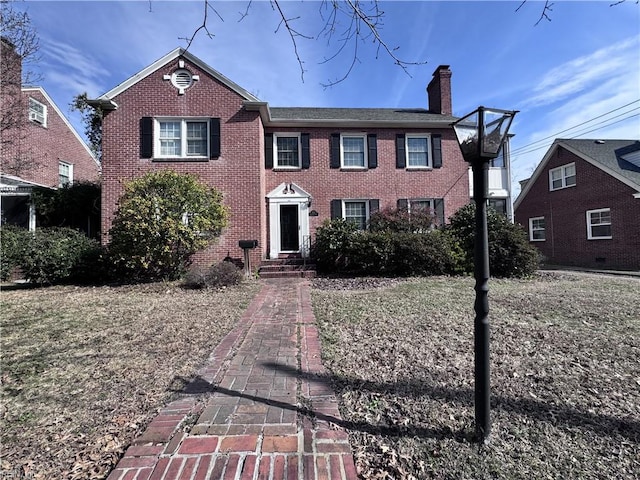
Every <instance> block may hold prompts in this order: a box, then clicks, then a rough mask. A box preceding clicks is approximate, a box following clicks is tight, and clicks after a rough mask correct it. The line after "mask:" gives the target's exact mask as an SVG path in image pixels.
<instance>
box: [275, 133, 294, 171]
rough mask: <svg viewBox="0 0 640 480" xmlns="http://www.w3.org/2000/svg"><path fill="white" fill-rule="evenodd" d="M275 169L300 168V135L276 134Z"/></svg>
mask: <svg viewBox="0 0 640 480" xmlns="http://www.w3.org/2000/svg"><path fill="white" fill-rule="evenodd" d="M273 139H274V143H275V145H274V147H275V151H276V154H275V155H274V157H275V165H274V167H275V168H300V151H301V144H300V134H291V133H288V134H287V133H275V134H274V135H273Z"/></svg>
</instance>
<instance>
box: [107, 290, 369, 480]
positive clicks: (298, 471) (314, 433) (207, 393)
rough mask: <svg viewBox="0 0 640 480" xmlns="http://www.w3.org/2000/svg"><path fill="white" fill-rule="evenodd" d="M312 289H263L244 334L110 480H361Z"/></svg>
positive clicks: (228, 344)
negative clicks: (323, 351)
mask: <svg viewBox="0 0 640 480" xmlns="http://www.w3.org/2000/svg"><path fill="white" fill-rule="evenodd" d="M310 290H311V289H310V284H309V283H308V281H305V280H268V281H267V280H263V281H262V286H261V290H260V292H259V293H258V295H257V296H256V297H255V299H254V300H253V302H252V303H251V305H250V306H249V308H248V309H247V311H246V312H245V314H244V315H243V317H242V319H241V320H240V322H239V324H238V326H237V327H236V328H235V329H234V330H233V331H232V332H231V333H229V334H228V335H227V336H226V337H225V338H224V339H223V340H222V342H221V343H220V345H218V346H217V347H216V348H215V350H214V351H213V352H212V354H211V356H210V357H209V360H208V361H207V365H205V367H204V368H203V369H202V370H201V371H200V372H199V373H198V378H197V379H196V381H194V382H192V383H191V384H189V385H188V386H187V387H186V389H185V394H184V395H182V396H181V398H180V399H178V400H176V401H174V402H172V403H171V404H169V405H168V406H167V407H165V408H164V409H163V410H162V411H161V412H160V413H159V414H158V416H157V417H156V418H155V419H154V420H153V421H152V422H151V424H150V425H149V426H148V427H147V430H146V431H145V432H144V434H143V435H142V436H141V437H139V438H137V439H136V440H135V441H134V443H133V445H132V446H131V447H129V449H128V450H127V451H126V452H125V455H124V457H123V458H122V459H121V460H120V462H119V463H118V465H117V467H116V468H115V469H114V470H113V471H112V472H111V475H109V478H108V480H143V479H144V480H174V479H184V480H187V479H188V480H203V479H212V480H215V479H237V480H244V479H265V480H266V479H273V480H284V479H304V480H307V479H309V480H315V479H317V480H320V479H326V480H337V479H353V480H355V479H356V478H357V474H356V469H355V466H354V462H353V457H352V455H351V449H350V447H349V442H348V438H347V433H346V432H345V431H344V430H343V429H341V428H340V427H338V424H340V423H341V422H342V421H341V417H340V414H339V412H338V405H337V402H336V398H335V396H334V395H333V392H332V391H331V388H330V386H328V385H326V384H325V383H323V382H322V379H323V378H326V377H320V376H318V374H323V373H325V370H324V368H323V366H322V363H321V360H320V342H319V339H318V331H317V329H316V326H315V318H314V316H313V312H312V310H311V300H310Z"/></svg>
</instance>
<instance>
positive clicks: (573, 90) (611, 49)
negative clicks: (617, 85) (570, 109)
mask: <svg viewBox="0 0 640 480" xmlns="http://www.w3.org/2000/svg"><path fill="white" fill-rule="evenodd" d="M639 47H640V42H639V38H638V37H633V38H629V39H627V40H624V41H622V42H619V43H616V44H614V45H611V46H608V47H605V48H601V49H599V50H596V51H595V52H593V53H591V54H589V55H585V56H582V57H579V58H576V59H574V60H571V61H569V62H566V63H563V64H562V65H558V66H557V67H554V68H553V69H551V70H550V71H548V72H547V73H546V74H545V75H544V76H543V77H542V78H541V79H540V80H539V82H538V84H537V85H536V87H535V88H534V89H533V92H532V96H531V97H530V98H529V99H528V100H527V101H526V102H525V103H524V104H523V106H522V108H532V107H539V106H543V105H548V104H553V103H556V102H559V101H562V100H564V99H566V98H567V97H570V96H571V95H575V94H579V93H582V92H585V91H587V90H588V89H590V88H597V86H598V85H599V84H600V83H601V82H603V81H605V82H606V81H608V80H609V79H610V78H612V77H616V76H624V75H634V76H636V77H637V74H638V72H637V71H638V66H639V59H640V56H639V54H638V48H639ZM637 85H638V84H637V83H636V86H637Z"/></svg>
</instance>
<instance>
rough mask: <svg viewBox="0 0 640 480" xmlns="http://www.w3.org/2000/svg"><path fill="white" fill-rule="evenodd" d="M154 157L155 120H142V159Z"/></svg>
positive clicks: (149, 118) (143, 118) (148, 118)
mask: <svg viewBox="0 0 640 480" xmlns="http://www.w3.org/2000/svg"><path fill="white" fill-rule="evenodd" d="M151 157H153V118H151V117H142V118H141V119H140V158H151Z"/></svg>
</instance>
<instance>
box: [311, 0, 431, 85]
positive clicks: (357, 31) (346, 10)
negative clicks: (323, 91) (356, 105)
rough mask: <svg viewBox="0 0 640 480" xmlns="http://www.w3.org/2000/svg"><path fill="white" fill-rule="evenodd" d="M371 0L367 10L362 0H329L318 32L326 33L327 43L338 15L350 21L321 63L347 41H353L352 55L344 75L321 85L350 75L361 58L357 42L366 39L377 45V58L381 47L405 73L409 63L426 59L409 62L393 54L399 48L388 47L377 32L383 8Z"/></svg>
mask: <svg viewBox="0 0 640 480" xmlns="http://www.w3.org/2000/svg"><path fill="white" fill-rule="evenodd" d="M371 3H372V6H371V8H370V9H369V10H366V9H365V8H364V6H363V2H362V1H361V0H345V1H339V0H331V8H332V12H331V14H330V15H329V17H328V19H327V20H326V22H325V24H324V27H323V28H322V30H321V32H320V35H322V34H324V35H325V36H326V37H327V41H328V43H330V42H331V39H332V37H333V35H334V34H335V32H336V25H337V24H338V23H339V17H340V16H343V17H346V18H348V19H349V25H348V26H347V28H346V29H345V30H344V32H343V34H342V37H341V39H340V40H338V43H339V44H340V45H341V46H340V47H339V48H338V50H337V51H336V52H335V53H334V54H333V55H332V56H330V57H329V58H326V59H325V60H324V62H322V63H327V62H328V61H330V60H332V59H334V58H336V57H337V56H338V55H339V54H340V53H341V52H342V51H343V50H344V48H345V47H346V46H347V45H348V44H349V43H353V55H354V58H353V59H352V61H351V63H350V65H349V67H348V68H347V71H346V72H345V74H344V75H343V76H341V77H340V78H338V79H336V80H333V81H330V82H328V83H326V84H323V86H324V87H330V86H333V85H336V84H338V83H340V82H342V81H344V80H345V79H346V78H347V77H348V76H349V74H350V73H351V71H352V70H353V68H354V66H355V64H356V63H357V62H359V61H360V59H359V58H358V51H359V44H360V42H361V41H366V40H369V39H372V41H373V43H374V44H376V45H377V53H376V58H379V53H380V50H383V51H384V52H386V54H387V55H388V56H389V57H391V59H392V60H393V62H394V64H395V65H397V66H399V67H400V68H402V70H403V71H404V72H405V73H406V74H407V75H409V70H408V66H410V65H423V64H425V63H426V62H424V61H417V62H412V61H406V60H402V59H400V58H399V57H398V56H397V55H396V53H395V52H396V50H398V48H397V47H396V48H391V47H390V46H389V45H388V44H387V43H386V42H385V41H384V39H383V38H382V35H381V34H380V29H381V28H382V27H383V23H382V20H383V18H384V12H383V11H382V10H380V6H379V3H378V1H377V0H374V1H373V2H371ZM327 5H328V1H327V0H325V1H324V2H323V6H324V7H325V8H327Z"/></svg>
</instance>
